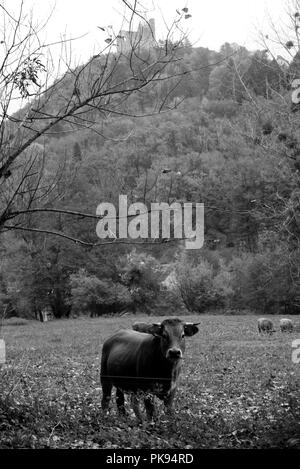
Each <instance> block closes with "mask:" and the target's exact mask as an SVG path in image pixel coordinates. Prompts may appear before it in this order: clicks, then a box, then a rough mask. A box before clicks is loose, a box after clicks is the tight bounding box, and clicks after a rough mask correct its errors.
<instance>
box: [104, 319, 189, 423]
mask: <svg viewBox="0 0 300 469" xmlns="http://www.w3.org/2000/svg"><path fill="white" fill-rule="evenodd" d="M141 324H142V326H141V329H142V330H143V331H144V332H138V331H133V330H122V331H120V332H117V333H116V334H114V335H113V336H112V337H110V338H109V339H107V340H106V341H105V343H104V345H103V349H102V359H101V385H102V392H103V397H102V409H103V410H106V409H107V408H108V405H109V402H110V397H111V391H112V387H113V386H115V387H116V389H117V391H116V400H117V406H118V409H119V412H120V413H122V414H125V408H124V392H130V393H131V396H132V405H133V409H134V411H135V413H136V416H137V417H138V419H141V414H140V411H139V405H138V398H137V393H138V392H140V391H142V392H144V393H146V394H144V402H145V407H146V412H147V416H148V417H149V418H151V417H152V416H153V413H154V400H153V396H154V395H156V396H157V397H158V398H160V399H162V400H163V401H164V403H165V405H166V408H167V410H168V411H171V410H172V403H173V399H174V395H175V391H176V386H177V380H178V376H179V373H180V368H181V363H182V358H183V353H184V350H185V336H186V337H191V336H193V335H194V334H196V333H197V332H198V327H197V324H193V323H185V322H183V321H181V320H180V319H165V320H164V321H163V322H162V323H159V324H149V325H148V327H146V325H145V323H141Z"/></svg>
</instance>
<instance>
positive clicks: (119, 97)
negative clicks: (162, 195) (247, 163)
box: [0, 0, 187, 244]
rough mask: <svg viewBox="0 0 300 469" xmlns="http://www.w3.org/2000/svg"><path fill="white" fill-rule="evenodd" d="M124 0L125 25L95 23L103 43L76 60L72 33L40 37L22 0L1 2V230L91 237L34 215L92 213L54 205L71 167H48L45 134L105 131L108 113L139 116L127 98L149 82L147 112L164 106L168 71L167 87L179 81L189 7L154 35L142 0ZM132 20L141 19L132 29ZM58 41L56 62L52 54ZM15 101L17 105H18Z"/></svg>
mask: <svg viewBox="0 0 300 469" xmlns="http://www.w3.org/2000/svg"><path fill="white" fill-rule="evenodd" d="M122 3H123V6H124V8H125V10H126V11H127V13H125V14H124V21H125V19H126V21H125V23H126V26H125V28H126V29H125V30H124V31H121V32H119V31H118V32H113V30H112V28H106V27H102V26H99V29H100V33H103V35H104V39H103V44H104V47H103V48H102V49H101V50H99V51H98V52H97V53H96V54H95V53H94V54H93V55H92V56H91V57H90V59H89V60H88V61H87V62H86V63H85V64H83V65H78V66H75V67H74V66H73V65H72V61H71V53H70V51H71V50H72V44H73V42H74V41H73V39H70V40H66V39H59V40H58V41H57V42H53V43H50V44H49V43H46V42H42V40H41V35H42V34H41V32H42V31H43V28H45V27H46V26H47V23H45V24H36V22H35V20H34V18H33V15H32V13H29V12H28V11H27V10H26V6H25V3H24V0H20V8H19V11H18V14H17V15H15V13H14V12H12V11H10V10H9V9H8V8H6V7H5V6H4V5H2V4H0V14H1V16H2V26H1V27H0V31H1V34H0V47H1V49H2V50H1V55H0V57H1V61H0V232H1V231H2V232H3V231H4V232H5V231H7V230H27V231H33V232H43V233H49V234H54V235H57V236H62V237H65V238H68V239H72V240H74V241H77V242H79V243H83V244H90V243H85V242H84V241H83V240H79V239H74V238H72V237H71V236H68V234H67V233H64V232H63V231H54V230H53V229H52V228H51V227H49V229H45V227H40V226H39V224H38V217H35V214H41V213H59V214H61V215H62V216H64V215H67V216H70V215H72V216H74V217H86V218H95V219H96V218H97V217H96V215H94V214H89V213H79V212H77V211H76V210H74V208H73V207H65V206H61V204H57V202H58V201H59V200H61V199H62V190H61V187H62V186H63V187H64V184H60V182H61V181H62V180H64V183H65V184H67V181H69V183H70V181H71V180H72V177H73V175H74V171H76V168H75V170H74V169H72V168H67V165H66V162H65V161H64V160H63V159H62V160H61V161H60V162H59V166H58V167H56V169H55V170H53V168H50V165H51V162H49V159H48V153H47V138H48V137H47V136H48V135H51V134H54V133H62V132H72V131H74V132H75V131H76V130H78V129H82V128H84V129H90V130H91V131H93V132H95V133H97V134H100V135H102V134H103V133H102V132H103V131H102V129H101V123H104V122H107V121H108V120H109V118H110V117H111V116H118V115H129V116H133V117H134V116H138V114H137V113H136V112H135V111H133V110H132V107H131V106H130V97H131V96H133V95H134V94H136V93H143V91H144V90H146V89H147V88H148V87H149V86H151V87H152V88H153V89H154V90H156V91H157V93H156V96H157V100H153V103H152V109H148V110H147V112H148V113H149V114H152V113H156V112H162V111H164V110H167V109H168V108H169V107H168V106H169V104H168V99H167V96H163V95H162V83H164V82H168V80H170V78H171V77H172V86H177V81H178V80H180V79H181V78H182V74H181V72H180V69H179V66H178V65H179V63H180V60H181V58H180V50H181V47H182V44H183V43H184V41H185V39H186V37H185V34H184V31H183V29H182V28H183V27H182V22H184V20H185V19H186V17H187V13H186V11H185V10H186V9H183V10H182V11H177V12H175V20H174V21H173V22H172V24H171V25H170V27H169V28H168V31H167V34H166V38H165V40H159V41H157V40H156V37H155V33H154V29H153V23H152V22H151V21H148V20H147V19H146V17H145V15H144V13H142V8H141V5H140V4H139V2H138V1H137V0H133V1H132V2H129V1H127V0H123V1H122ZM136 19H138V21H139V22H140V26H139V27H138V30H137V31H134V25H135V24H136ZM57 47H60V56H59V61H58V63H57V61H55V60H54V58H53V57H54V52H53V51H54V49H55V50H57ZM62 67H64V68H65V70H64V71H63V72H62ZM176 80H177V81H176ZM168 93H170V91H169V90H168ZM15 103H18V104H19V110H17V111H16V110H15V109H16V105H15ZM22 104H25V105H22ZM104 136H105V135H104ZM49 168H50V169H51V171H50V169H49Z"/></svg>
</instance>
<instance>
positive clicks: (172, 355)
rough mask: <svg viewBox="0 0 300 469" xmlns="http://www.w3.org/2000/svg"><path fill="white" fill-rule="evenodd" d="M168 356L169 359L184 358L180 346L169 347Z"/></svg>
mask: <svg viewBox="0 0 300 469" xmlns="http://www.w3.org/2000/svg"><path fill="white" fill-rule="evenodd" d="M167 358H168V359H169V360H180V359H181V358H182V351H181V350H180V349H179V348H169V350H168V351H167Z"/></svg>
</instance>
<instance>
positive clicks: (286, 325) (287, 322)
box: [280, 318, 294, 332]
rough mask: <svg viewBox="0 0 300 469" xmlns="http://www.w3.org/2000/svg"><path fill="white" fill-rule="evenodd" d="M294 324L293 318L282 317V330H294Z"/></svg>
mask: <svg viewBox="0 0 300 469" xmlns="http://www.w3.org/2000/svg"><path fill="white" fill-rule="evenodd" d="M293 329H294V326H293V322H292V320H291V319H287V318H283V319H280V330H281V332H293Z"/></svg>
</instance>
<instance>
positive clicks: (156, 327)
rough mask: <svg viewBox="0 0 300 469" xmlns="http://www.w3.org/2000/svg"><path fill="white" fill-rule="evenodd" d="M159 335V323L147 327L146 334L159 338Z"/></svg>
mask: <svg viewBox="0 0 300 469" xmlns="http://www.w3.org/2000/svg"><path fill="white" fill-rule="evenodd" d="M161 333H162V328H161V323H160V322H158V323H156V324H151V325H150V326H149V330H148V334H152V335H159V336H161Z"/></svg>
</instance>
